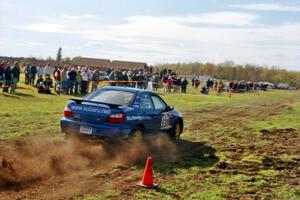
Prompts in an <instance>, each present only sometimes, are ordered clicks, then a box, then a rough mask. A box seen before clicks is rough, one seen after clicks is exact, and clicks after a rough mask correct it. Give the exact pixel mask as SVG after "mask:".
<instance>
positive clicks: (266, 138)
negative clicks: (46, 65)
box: [0, 85, 300, 200]
mask: <svg viewBox="0 0 300 200" xmlns="http://www.w3.org/2000/svg"><path fill="white" fill-rule="evenodd" d="M22 86H24V85H22ZM24 87H25V88H27V89H20V90H17V93H15V94H4V93H2V92H0V119H1V122H0V139H2V145H3V144H11V143H12V142H13V141H17V140H19V139H20V138H27V137H39V138H41V137H42V138H43V137H45V138H47V139H49V138H51V139H53V140H59V141H61V140H63V137H62V134H61V133H60V128H59V119H60V117H61V116H62V111H63V108H64V106H65V104H66V102H67V101H68V99H69V98H71V96H64V95H44V94H37V92H36V91H35V90H34V89H33V88H31V87H30V86H24ZM162 97H163V98H164V99H165V100H166V102H167V103H169V104H170V105H173V106H174V107H175V109H177V110H179V111H181V112H182V113H183V115H184V120H185V125H186V126H185V131H184V133H183V135H182V140H181V141H179V142H177V144H176V148H178V150H177V151H175V152H176V153H178V154H179V156H178V157H179V158H180V159H176V160H159V159H158V161H157V162H156V158H155V157H154V176H155V181H156V182H157V183H158V184H159V186H160V187H159V189H156V190H146V189H139V188H137V187H136V185H135V184H136V183H137V181H138V180H140V178H141V175H142V171H143V164H142V163H131V164H127V165H122V166H117V167H115V166H114V167H112V168H110V169H106V170H103V169H102V168H101V169H99V168H97V167H95V168H88V169H85V170H81V171H79V172H78V173H76V175H75V173H71V174H64V175H60V176H58V175H56V176H54V178H53V177H51V178H50V177H49V178H47V179H46V180H43V181H40V182H38V183H36V185H35V186H34V187H36V188H38V189H34V190H33V189H32V187H31V186H28V187H26V188H22V189H18V190H16V189H15V188H10V189H5V190H1V189H0V199H11V198H20V199H22V198H23V199H26V198H27V199H34V197H36V195H38V196H39V197H41V198H42V199H65V198H66V199H70V198H73V199H90V200H94V199H131V198H135V199H209V200H210V199H300V123H299V122H300V91H275V90H274V91H266V92H259V93H246V94H234V95H232V97H231V98H229V96H228V94H226V93H224V94H222V95H216V94H211V95H207V96H205V95H200V94H196V93H195V91H193V90H191V89H190V93H189V94H169V95H162ZM290 99H293V103H292V104H291V103H290V102H289V100H290ZM0 147H1V146H0ZM0 159H1V153H0ZM2 173H3V172H2ZM2 175H3V174H2ZM75 176H76V177H75ZM77 176H78V177H79V178H78V177H77ZM0 178H1V168H0ZM78 179H79V180H81V182H80V181H79V182H80V184H79V183H76V184H75V185H74V184H73V185H72V187H73V188H72V189H71V188H70V186H68V183H70V181H72V180H77V181H78ZM91 185H92V186H91ZM0 186H1V184H0ZM89 186H90V187H89ZM49 188H52V189H51V190H50V189H49ZM54 193H55V194H54Z"/></svg>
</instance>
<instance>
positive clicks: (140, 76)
mask: <svg viewBox="0 0 300 200" xmlns="http://www.w3.org/2000/svg"><path fill="white" fill-rule="evenodd" d="M143 79H144V76H143V72H142V71H139V72H138V75H137V81H138V82H137V88H139V89H143V87H144V82H143Z"/></svg>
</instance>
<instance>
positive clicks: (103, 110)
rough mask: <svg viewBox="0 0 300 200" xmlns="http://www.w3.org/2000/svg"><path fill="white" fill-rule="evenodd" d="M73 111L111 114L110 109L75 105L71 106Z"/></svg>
mask: <svg viewBox="0 0 300 200" xmlns="http://www.w3.org/2000/svg"><path fill="white" fill-rule="evenodd" d="M71 109H72V110H76V111H83V112H93V113H103V114H107V115H109V114H110V109H107V108H102V107H93V106H78V105H73V106H71Z"/></svg>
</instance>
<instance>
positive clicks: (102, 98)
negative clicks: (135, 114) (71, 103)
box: [84, 90, 135, 106]
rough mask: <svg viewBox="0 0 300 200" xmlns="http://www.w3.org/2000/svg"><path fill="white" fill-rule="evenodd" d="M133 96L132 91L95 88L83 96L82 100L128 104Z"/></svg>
mask: <svg viewBox="0 0 300 200" xmlns="http://www.w3.org/2000/svg"><path fill="white" fill-rule="evenodd" d="M134 96H135V94H134V93H132V92H126V91H117V90H96V91H95V92H93V93H91V94H90V95H88V96H87V97H86V98H84V100H89V101H95V102H100V103H108V104H115V105H122V106H129V105H130V104H131V102H132V101H133V98H134Z"/></svg>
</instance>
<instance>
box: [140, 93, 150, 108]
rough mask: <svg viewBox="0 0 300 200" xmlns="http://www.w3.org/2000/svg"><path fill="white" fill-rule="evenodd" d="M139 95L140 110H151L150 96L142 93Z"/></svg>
mask: <svg viewBox="0 0 300 200" xmlns="http://www.w3.org/2000/svg"><path fill="white" fill-rule="evenodd" d="M140 95H141V96H140V109H153V104H152V101H151V99H150V95H149V94H146V93H142V94H140Z"/></svg>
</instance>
